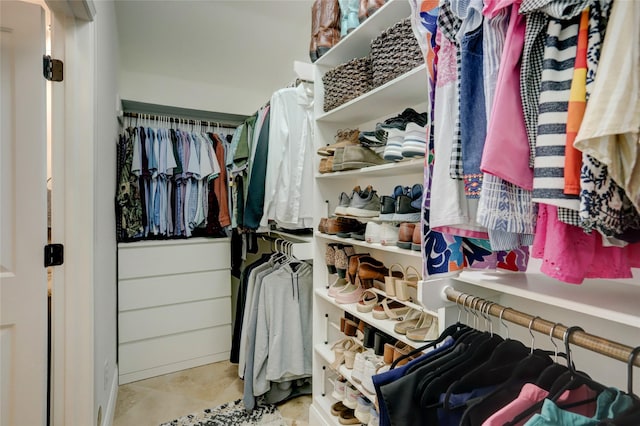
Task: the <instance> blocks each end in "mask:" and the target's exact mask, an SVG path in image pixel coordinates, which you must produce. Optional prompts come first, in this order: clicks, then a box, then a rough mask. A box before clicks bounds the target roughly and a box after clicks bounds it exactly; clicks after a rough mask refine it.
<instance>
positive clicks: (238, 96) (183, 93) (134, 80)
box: [120, 70, 272, 115]
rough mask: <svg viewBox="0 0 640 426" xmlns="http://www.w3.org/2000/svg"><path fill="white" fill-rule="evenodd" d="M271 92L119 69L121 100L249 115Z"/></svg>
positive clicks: (267, 98)
mask: <svg viewBox="0 0 640 426" xmlns="http://www.w3.org/2000/svg"><path fill="white" fill-rule="evenodd" d="M271 93H272V91H262V92H261V91H260V90H256V89H251V90H247V89H243V88H238V87H230V86H222V85H215V84H206V83H203V82H201V81H188V80H182V79H178V78H173V77H169V76H163V75H156V74H148V73H139V72H132V71H124V70H121V71H120V97H121V98H122V99H127V100H132V101H137V102H146V103H151V104H157V105H168V106H172V107H179V108H190V109H198V110H203V111H213V112H221V113H228V114H242V115H250V114H253V113H254V112H255V111H256V110H257V109H258V108H259V107H260V106H261V105H262V104H264V103H265V102H266V101H268V100H269V99H270V98H271Z"/></svg>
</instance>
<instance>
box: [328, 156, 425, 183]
mask: <svg viewBox="0 0 640 426" xmlns="http://www.w3.org/2000/svg"><path fill="white" fill-rule="evenodd" d="M423 171H424V157H420V158H414V159H411V160H404V161H398V162H396V163H387V164H382V165H380V166H371V167H364V168H362V169H356V170H345V171H344V172H332V173H322V174H320V173H317V174H316V179H318V180H325V179H326V180H329V179H345V178H358V177H366V176H367V175H371V176H375V177H386V176H397V175H399V174H408V173H422V172H423Z"/></svg>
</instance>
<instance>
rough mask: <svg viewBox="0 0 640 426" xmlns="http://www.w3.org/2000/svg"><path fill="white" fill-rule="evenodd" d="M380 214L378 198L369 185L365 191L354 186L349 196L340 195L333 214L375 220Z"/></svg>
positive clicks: (345, 194) (344, 193) (343, 193)
mask: <svg viewBox="0 0 640 426" xmlns="http://www.w3.org/2000/svg"><path fill="white" fill-rule="evenodd" d="M379 212H380V197H378V194H377V192H376V190H375V189H373V187H372V186H371V185H369V186H367V187H366V188H365V189H361V188H360V186H356V187H355V188H353V190H352V191H351V195H348V194H347V193H346V192H342V193H340V196H339V197H338V205H337V206H336V208H335V210H334V213H335V214H336V215H347V216H355V217H366V218H377V217H378V214H379Z"/></svg>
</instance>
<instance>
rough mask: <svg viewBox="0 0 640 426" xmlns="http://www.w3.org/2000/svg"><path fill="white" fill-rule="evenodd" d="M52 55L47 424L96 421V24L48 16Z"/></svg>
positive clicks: (80, 425)
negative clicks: (55, 74)
mask: <svg viewBox="0 0 640 426" xmlns="http://www.w3.org/2000/svg"><path fill="white" fill-rule="evenodd" d="M51 21H52V22H51V29H52V32H53V37H52V40H53V43H52V46H51V49H52V52H51V53H52V56H53V57H54V58H58V59H61V60H63V61H64V81H63V82H61V83H53V85H52V92H51V94H52V96H51V98H52V100H51V105H52V123H51V124H52V139H53V140H52V181H53V185H54V190H53V192H52V218H51V220H52V241H53V242H55V243H62V244H64V248H65V262H64V265H62V266H58V267H55V271H54V273H53V289H54V291H53V296H52V306H53V312H52V337H53V348H52V356H53V358H52V375H53V377H52V399H53V402H52V405H51V408H52V416H51V424H52V425H53V426H75V425H78V426H86V425H95V424H96V417H95V415H96V413H95V407H94V405H95V396H94V385H93V380H94V365H93V364H94V317H93V304H94V301H93V285H94V279H93V270H94V267H93V261H94V259H93V253H94V212H93V206H94V203H93V197H94V196H95V191H94V181H95V176H94V173H93V164H94V147H93V144H94V141H95V137H94V136H95V135H94V130H93V129H94V126H93V124H94V116H95V111H96V108H95V96H94V92H95V90H94V80H93V79H94V75H95V69H94V67H95V25H93V24H92V23H89V22H82V21H78V20H76V19H75V18H73V17H69V16H66V15H64V14H62V13H53V14H52V19H51Z"/></svg>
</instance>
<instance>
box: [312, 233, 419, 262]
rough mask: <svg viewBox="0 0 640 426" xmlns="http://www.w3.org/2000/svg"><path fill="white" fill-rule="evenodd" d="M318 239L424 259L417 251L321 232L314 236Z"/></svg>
mask: <svg viewBox="0 0 640 426" xmlns="http://www.w3.org/2000/svg"><path fill="white" fill-rule="evenodd" d="M314 235H315V236H316V237H317V238H322V239H325V240H329V241H337V242H339V243H344V244H351V245H353V246H358V247H364V248H366V249H369V250H380V251H386V252H389V253H396V254H401V255H403V256H410V257H415V258H420V259H421V258H422V252H419V251H416V250H409V249H403V248H400V247H398V246H383V245H382V244H380V243H368V242H366V241H360V240H356V239H354V238H341V237H337V236H335V235H329V234H323V233H322V232H320V231H316V232H315V234H314Z"/></svg>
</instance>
